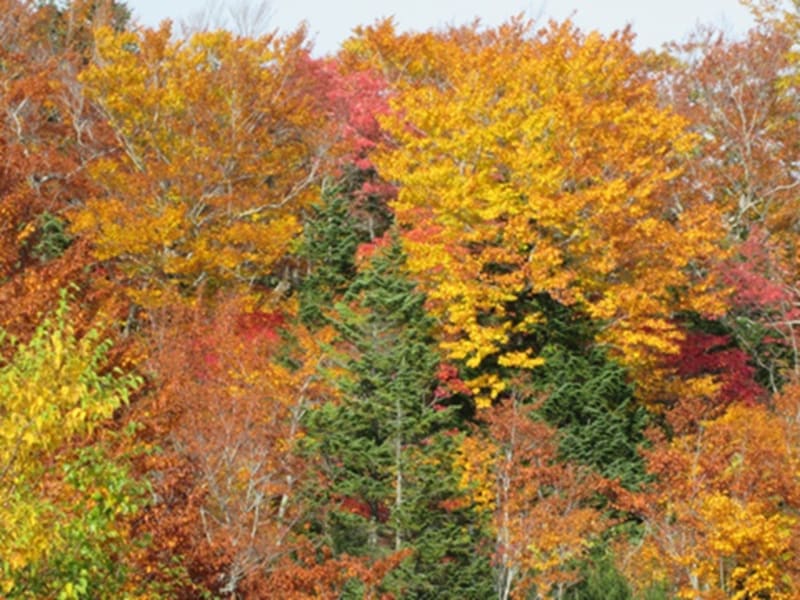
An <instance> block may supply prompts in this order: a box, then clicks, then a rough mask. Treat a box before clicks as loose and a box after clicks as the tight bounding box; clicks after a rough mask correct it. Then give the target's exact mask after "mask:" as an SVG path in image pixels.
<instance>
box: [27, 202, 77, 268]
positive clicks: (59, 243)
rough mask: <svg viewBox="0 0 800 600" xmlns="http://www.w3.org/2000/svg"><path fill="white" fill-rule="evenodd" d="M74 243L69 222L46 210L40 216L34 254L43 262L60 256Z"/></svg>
mask: <svg viewBox="0 0 800 600" xmlns="http://www.w3.org/2000/svg"><path fill="white" fill-rule="evenodd" d="M70 244H72V236H71V235H69V233H68V232H67V224H66V223H65V222H64V221H63V220H62V219H60V218H58V217H57V216H55V215H53V214H52V213H49V212H44V213H42V214H41V215H40V216H39V228H38V239H37V241H36V243H35V244H34V245H33V248H32V253H33V256H35V257H36V258H38V259H39V260H40V261H42V262H46V261H49V260H53V259H54V258H58V257H59V256H61V255H62V254H64V251H65V250H66V249H67V248H69V246H70Z"/></svg>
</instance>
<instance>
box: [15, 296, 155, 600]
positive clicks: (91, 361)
mask: <svg viewBox="0 0 800 600" xmlns="http://www.w3.org/2000/svg"><path fill="white" fill-rule="evenodd" d="M6 343H10V344H11V346H12V350H13V352H12V356H11V359H10V360H8V361H7V362H5V363H4V364H2V366H0V438H1V439H2V445H0V589H1V590H2V592H3V593H4V594H5V595H6V596H7V597H10V598H40V597H56V598H63V599H71V598H118V597H123V596H124V594H122V593H121V590H122V587H123V585H124V584H125V579H126V574H125V570H124V567H123V566H121V564H119V559H120V557H122V556H123V555H124V554H125V553H126V552H127V551H128V547H129V546H130V541H129V540H127V534H126V529H125V525H124V520H125V519H126V518H127V517H128V516H129V515H131V514H132V513H135V512H136V511H137V510H138V509H139V507H141V506H142V505H143V503H144V501H145V491H146V489H145V486H144V484H142V483H141V482H137V481H136V480H135V479H134V478H133V476H132V475H131V474H130V470H129V468H128V465H127V458H126V457H124V456H113V457H112V456H111V455H110V453H109V451H108V448H107V447H106V446H104V445H103V442H102V440H107V439H109V437H111V436H110V432H106V435H105V436H102V435H98V429H99V426H100V425H101V424H102V422H103V421H106V420H108V419H110V418H111V417H112V415H113V413H114V411H115V410H117V409H118V408H119V407H120V406H122V405H123V404H125V403H126V402H127V401H128V395H129V393H130V391H131V390H132V389H134V388H136V387H138V386H139V385H140V379H139V378H137V377H135V376H133V375H126V374H123V373H120V372H118V371H116V370H108V369H105V367H104V363H105V356H106V353H107V351H108V349H109V342H104V341H101V340H100V339H99V335H98V333H97V331H96V330H92V331H90V332H89V333H87V334H86V335H84V336H82V337H79V336H78V335H77V334H76V333H75V331H74V329H73V328H72V326H71V325H70V323H69V318H68V308H67V301H66V295H64V296H62V300H61V303H60V304H59V307H58V309H57V310H56V311H55V313H54V315H53V316H51V317H47V318H45V319H44V320H43V322H42V324H41V325H40V326H39V328H38V329H37V330H36V332H35V334H34V336H33V338H32V339H31V340H30V341H29V342H27V343H20V342H15V341H14V340H10V341H9V340H6ZM92 436H94V437H95V438H96V441H95V442H94V444H93V445H91V446H85V445H84V444H85V442H86V441H87V440H89V439H90V438H92Z"/></svg>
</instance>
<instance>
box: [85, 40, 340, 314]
mask: <svg viewBox="0 0 800 600" xmlns="http://www.w3.org/2000/svg"><path fill="white" fill-rule="evenodd" d="M96 36H97V42H96V56H97V58H96V61H95V62H94V63H93V64H92V65H90V66H89V67H88V68H87V69H86V70H85V71H84V72H83V73H82V75H81V81H82V82H83V84H84V85H85V90H86V91H85V93H86V96H87V97H88V98H89V99H90V100H92V101H93V102H94V103H95V105H96V106H97V107H99V109H100V110H101V111H102V113H103V115H104V116H105V117H106V119H107V120H108V123H109V125H110V127H111V129H112V130H113V132H114V135H115V137H116V140H117V147H116V152H115V153H114V154H111V155H109V156H107V157H105V158H104V159H103V160H101V161H98V162H96V163H95V164H94V165H93V168H92V170H91V174H92V176H93V177H94V179H95V180H96V181H97V183H98V185H99V186H100V187H101V190H102V191H101V192H100V193H98V194H96V195H95V197H94V198H92V199H91V200H89V201H88V202H86V203H84V204H83V205H82V206H81V208H80V210H78V211H77V212H76V214H75V216H74V221H73V231H75V232H77V233H82V234H86V235H88V236H89V237H90V238H91V240H92V242H93V249H94V255H95V257H96V258H97V259H98V260H101V261H109V260H112V259H113V260H114V261H115V263H117V264H118V265H119V267H120V269H121V271H122V274H123V275H124V279H125V281H127V284H126V285H127V286H128V289H129V291H130V293H131V296H132V297H133V298H134V299H135V300H136V301H137V302H138V303H140V304H143V305H148V306H156V305H158V304H159V303H162V302H163V300H159V298H160V297H161V295H162V294H164V293H165V292H169V291H175V290H178V291H183V292H186V291H194V290H196V288H197V286H198V285H199V284H200V283H203V282H204V283H205V286H206V289H208V290H213V289H217V288H219V287H220V286H223V285H225V286H228V287H230V286H233V287H237V288H239V289H250V288H251V287H252V286H253V285H254V284H257V283H261V284H267V283H271V284H273V285H274V284H275V282H276V279H275V278H280V277H281V276H282V275H283V274H282V273H281V270H280V268H279V262H280V260H281V259H282V258H283V257H284V256H285V254H286V253H287V252H288V250H289V243H290V242H291V241H292V240H293V238H294V237H295V236H296V235H297V234H298V233H299V231H300V224H299V216H300V214H301V213H302V211H303V209H304V208H305V207H307V206H308V204H310V202H311V199H312V198H313V197H314V196H315V195H316V192H317V190H316V189H315V188H316V184H317V181H318V177H319V176H320V174H321V166H322V163H323V159H324V146H325V143H326V140H325V136H324V135H322V136H320V133H321V131H324V128H319V127H318V126H317V119H318V116H319V114H325V111H324V107H321V106H320V104H319V102H318V100H319V94H317V93H316V92H317V88H316V85H315V81H314V79H313V74H314V70H313V69H312V68H311V66H310V65H311V62H312V61H311V59H310V58H309V56H308V50H307V48H306V42H305V34H304V32H303V31H302V30H298V31H296V32H295V33H293V34H291V35H287V36H284V37H278V36H277V35H266V36H263V37H260V38H257V39H249V38H243V37H237V36H234V35H233V34H231V33H228V32H224V31H219V32H202V33H196V34H194V35H193V36H191V38H189V39H187V40H178V41H172V40H171V39H170V38H171V32H170V30H169V27H168V26H166V25H165V26H164V27H162V28H161V29H160V30H157V31H153V30H143V31H141V32H138V33H134V32H121V33H114V32H112V31H111V30H110V29H108V28H105V29H104V28H101V29H99V30H98V31H97V34H96ZM271 278H273V279H271Z"/></svg>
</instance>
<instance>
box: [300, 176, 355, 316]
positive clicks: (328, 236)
mask: <svg viewBox="0 0 800 600" xmlns="http://www.w3.org/2000/svg"><path fill="white" fill-rule="evenodd" d="M348 203H349V201H348V198H347V196H346V195H345V194H344V193H343V191H342V189H341V188H339V187H335V186H333V187H330V186H328V187H325V188H324V189H323V192H322V200H321V202H320V204H318V205H316V206H313V207H312V208H311V215H310V217H309V218H308V219H307V220H306V222H305V225H304V229H303V245H302V247H301V250H300V256H301V257H302V258H303V259H305V261H306V262H307V268H308V274H307V275H306V276H305V278H304V279H303V283H302V286H301V287H300V295H299V297H300V318H301V320H302V321H303V322H304V323H305V324H306V325H320V324H322V323H323V322H324V316H323V315H324V311H325V310H326V309H328V308H330V307H331V306H332V304H333V302H334V300H335V299H338V298H340V297H341V295H342V294H343V293H344V292H345V290H347V287H348V285H349V284H350V282H351V281H352V280H353V279H354V278H355V275H356V265H355V254H356V248H357V247H358V243H359V237H358V234H357V232H356V230H355V226H354V223H353V220H352V219H351V218H350V215H349V211H348Z"/></svg>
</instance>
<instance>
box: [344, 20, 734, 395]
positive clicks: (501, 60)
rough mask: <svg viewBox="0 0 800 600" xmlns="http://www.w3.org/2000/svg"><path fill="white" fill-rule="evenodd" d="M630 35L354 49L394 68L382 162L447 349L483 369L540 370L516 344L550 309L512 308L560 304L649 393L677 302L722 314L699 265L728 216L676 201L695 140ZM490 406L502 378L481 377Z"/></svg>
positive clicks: (445, 40) (362, 38) (452, 33)
mask: <svg viewBox="0 0 800 600" xmlns="http://www.w3.org/2000/svg"><path fill="white" fill-rule="evenodd" d="M630 37H631V36H630V34H629V33H625V32H623V33H616V34H614V35H612V36H610V37H608V38H603V37H602V36H600V35H599V34H596V33H591V34H588V35H583V34H581V33H580V32H578V31H576V30H575V28H574V27H573V26H572V25H571V24H570V23H564V24H561V25H556V24H552V25H551V26H549V27H547V28H544V29H543V30H541V31H539V32H536V33H535V34H531V32H530V27H529V26H528V25H525V24H524V23H521V22H520V21H511V22H510V23H507V24H506V25H504V26H502V27H500V28H498V29H489V30H486V31H483V32H479V31H478V30H477V28H476V27H475V26H472V27H465V28H461V29H450V30H447V31H444V32H441V33H433V32H427V33H422V34H396V33H395V32H394V30H393V28H392V25H391V23H389V22H384V23H379V24H378V25H377V26H375V27H372V28H364V29H361V30H359V31H358V33H357V36H356V37H355V38H354V39H353V40H351V41H350V42H348V46H347V48H348V49H350V50H351V51H352V52H353V53H355V54H357V55H358V56H360V57H361V60H362V61H364V62H368V63H370V64H375V65H377V68H382V69H383V71H384V72H385V73H388V77H389V80H390V81H391V82H392V83H393V88H394V90H395V93H394V95H393V96H392V98H391V106H392V109H393V112H392V114H391V115H390V116H388V117H386V118H384V119H382V120H381V122H382V124H383V125H384V127H385V129H386V130H387V132H388V133H389V134H390V135H391V136H392V138H393V144H391V145H386V146H384V148H383V151H382V152H380V153H379V154H378V155H377V156H376V157H375V159H374V162H375V165H376V167H377V169H378V172H379V173H380V174H381V175H382V176H383V177H384V178H386V179H387V180H389V181H392V182H394V183H396V184H397V185H398V197H397V200H396V201H394V202H393V203H392V207H393V208H394V210H395V212H396V217H397V221H398V224H399V226H400V227H401V230H403V231H404V243H405V247H406V249H407V251H408V253H409V270H410V271H411V272H412V273H414V274H415V275H416V276H418V277H419V278H420V280H421V281H422V284H423V289H424V290H425V291H426V293H427V294H428V295H429V300H430V306H431V308H432V309H433V311H434V313H435V314H436V315H437V316H440V317H441V318H443V319H444V321H445V334H446V339H445V341H444V342H443V346H442V347H443V348H444V349H445V350H446V351H447V352H448V356H449V357H450V358H451V359H453V360H458V361H464V362H465V364H466V365H467V366H468V367H478V366H479V365H481V364H483V363H484V362H485V361H487V360H488V359H490V358H494V359H495V360H496V361H497V362H498V363H500V364H501V366H513V367H521V368H525V369H529V368H533V367H536V366H537V365H540V364H541V362H542V358H541V356H540V350H541V349H540V348H530V347H529V348H525V349H524V350H521V351H520V350H517V349H514V350H511V351H508V350H507V349H506V345H507V344H508V341H509V338H510V337H511V336H513V335H514V334H515V333H520V332H522V333H525V332H527V331H528V330H530V329H531V328H532V327H533V326H534V325H535V324H536V323H537V322H538V320H540V319H541V315H539V314H536V313H532V314H512V313H511V312H509V311H508V310H507V309H506V307H507V305H508V304H513V303H514V301H515V300H517V299H518V298H520V297H522V296H524V295H526V294H529V293H532V294H537V293H548V294H549V295H551V296H552V297H553V298H555V299H556V300H558V301H559V302H562V303H564V304H566V305H569V306H579V307H581V308H582V309H583V310H584V311H585V312H586V313H587V314H588V315H589V316H590V317H591V318H593V319H597V320H599V321H601V322H603V323H604V324H605V325H606V326H605V327H604V328H603V329H602V332H601V334H600V336H599V337H600V340H601V341H602V342H605V343H607V344H609V346H610V347H611V348H612V349H613V352H614V355H615V356H618V357H619V358H620V359H621V360H622V361H623V363H624V364H625V365H627V366H628V367H629V368H630V369H631V370H632V374H633V376H634V378H635V379H636V380H637V384H638V389H639V390H640V393H641V394H642V395H646V392H647V388H648V385H649V384H648V381H649V380H650V379H651V378H652V374H653V370H654V369H655V367H656V364H657V362H658V360H657V358H656V355H657V354H658V353H661V352H667V353H670V352H674V351H676V350H677V342H678V341H679V340H680V337H681V334H680V332H679V331H678V329H677V328H676V326H675V325H674V324H673V323H672V322H671V320H670V316H671V314H672V312H673V311H674V310H675V309H676V308H678V307H682V308H692V309H694V310H697V311H699V312H700V313H703V314H719V313H720V312H721V311H722V309H723V308H724V305H723V303H722V302H721V301H720V298H718V297H716V296H715V294H714V293H712V292H713V286H714V282H713V279H709V278H698V277H695V275H696V274H698V273H701V270H700V269H698V268H697V267H701V266H702V265H704V264H705V263H706V259H707V258H708V257H711V256H714V255H715V254H716V253H717V249H716V248H717V247H716V244H717V242H718V240H719V239H720V238H721V237H722V235H723V233H724V232H723V231H722V229H721V227H718V226H717V223H718V222H719V220H718V218H717V217H716V213H715V208H714V207H713V206H712V205H710V204H708V203H706V202H702V201H698V199H696V198H687V199H682V201H681V203H676V202H672V201H671V199H670V197H669V195H668V194H667V192H668V191H669V188H668V184H669V182H670V181H671V180H672V179H674V178H675V177H676V176H678V175H679V174H680V172H681V166H680V161H681V160H682V158H683V157H685V155H686V154H687V153H688V152H690V151H691V150H692V148H693V146H694V144H695V141H696V140H695V138H694V136H692V135H691V134H689V133H688V132H687V131H686V122H685V120H683V119H682V118H681V117H679V116H678V115H676V114H675V113H674V112H672V111H670V110H668V109H666V108H662V107H661V106H660V104H659V98H658V95H657V90H656V88H655V86H654V85H653V83H652V81H651V79H650V77H649V74H648V72H647V70H646V68H645V64H644V63H643V62H642V60H641V59H640V57H638V56H637V55H636V53H635V52H634V51H633V49H632V48H631V44H630ZM473 385H474V387H476V388H479V389H480V390H481V395H480V396H479V398H478V400H479V402H480V403H481V404H482V405H484V406H485V405H487V404H488V403H489V402H490V401H491V399H492V398H496V397H497V395H498V394H499V393H500V392H501V391H502V389H503V387H504V383H503V382H502V381H501V380H500V379H499V378H497V377H495V378H494V379H492V378H484V379H476V380H475V381H474V382H473Z"/></svg>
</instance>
